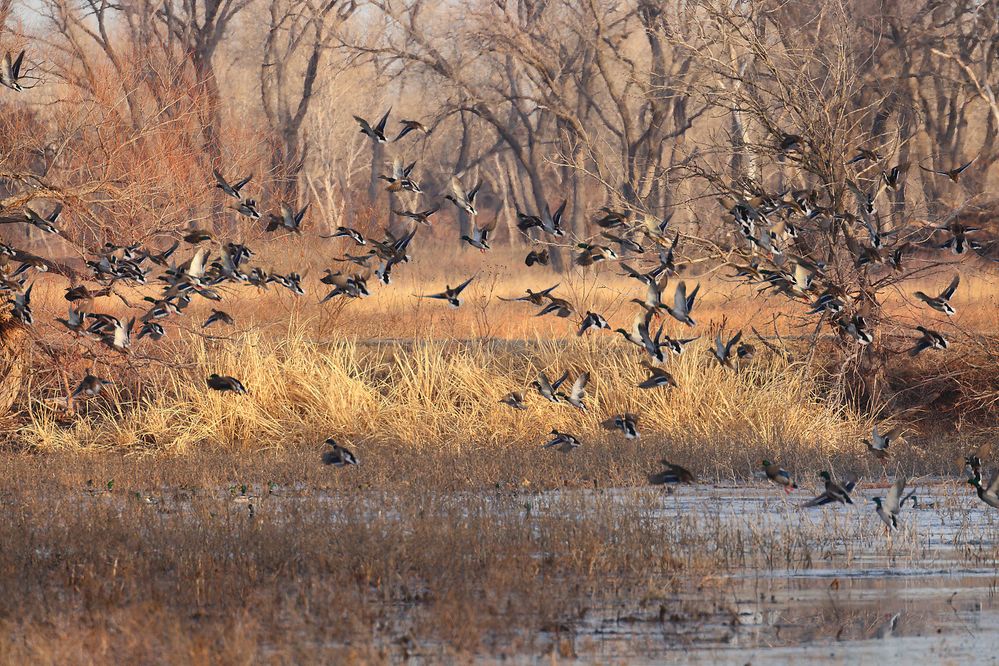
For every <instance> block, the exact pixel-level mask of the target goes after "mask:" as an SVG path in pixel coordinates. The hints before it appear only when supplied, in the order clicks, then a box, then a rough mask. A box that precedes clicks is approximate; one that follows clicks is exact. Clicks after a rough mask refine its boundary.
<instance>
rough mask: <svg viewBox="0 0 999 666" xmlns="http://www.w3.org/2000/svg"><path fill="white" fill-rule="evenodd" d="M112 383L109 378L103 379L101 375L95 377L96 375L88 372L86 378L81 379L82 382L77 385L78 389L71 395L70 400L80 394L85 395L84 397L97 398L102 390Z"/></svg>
mask: <svg viewBox="0 0 999 666" xmlns="http://www.w3.org/2000/svg"><path fill="white" fill-rule="evenodd" d="M110 385H111V382H109V381H108V380H106V379H101V378H100V377H95V376H94V375H92V374H90V373H89V372H88V373H87V374H86V376H84V378H83V379H82V380H81V381H80V384H79V386H77V387H76V390H75V391H73V394H72V395H71V396H70V400H76V399H77V398H79V397H80V396H83V397H84V398H95V397H97V396H98V395H100V393H101V391H102V390H103V389H104V387H105V386H110Z"/></svg>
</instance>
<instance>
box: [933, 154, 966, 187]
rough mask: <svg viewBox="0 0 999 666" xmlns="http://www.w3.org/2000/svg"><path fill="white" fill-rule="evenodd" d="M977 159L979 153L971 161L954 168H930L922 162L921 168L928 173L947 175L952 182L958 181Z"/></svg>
mask: <svg viewBox="0 0 999 666" xmlns="http://www.w3.org/2000/svg"><path fill="white" fill-rule="evenodd" d="M977 159H978V155H975V156H974V157H972V158H971V159H970V160H969V161H967V162H965V163H964V164H962V165H961V166H958V167H955V168H953V169H943V170H937V169H928V168H926V167H924V166H923V165H922V164H920V165H919V168H920V169H922V170H923V171H925V172H927V173H935V174H937V175H940V176H947V179H948V180H950V181H951V182H952V183H956V182H958V180H959V179H960V177H961V174H962V173H964V172H965V170H966V169H967V168H968V167H970V166H971V165H972V164H974V163H975V160H977Z"/></svg>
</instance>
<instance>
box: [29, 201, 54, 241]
mask: <svg viewBox="0 0 999 666" xmlns="http://www.w3.org/2000/svg"><path fill="white" fill-rule="evenodd" d="M60 214H62V204H61V203H57V204H56V206H55V208H53V209H52V212H51V213H49V214H48V215H45V216H44V217H43V216H41V215H39V214H38V213H37V212H35V210H34V209H33V208H30V207H28V206H25V207H24V218H25V220H27V222H28V224H30V225H32V226H33V227H35V228H37V229H40V230H42V231H44V232H45V233H49V234H58V233H59V230H58V229H57V228H56V226H55V224H56V222H57V221H58V220H59V215H60Z"/></svg>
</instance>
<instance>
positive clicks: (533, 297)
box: [497, 282, 561, 306]
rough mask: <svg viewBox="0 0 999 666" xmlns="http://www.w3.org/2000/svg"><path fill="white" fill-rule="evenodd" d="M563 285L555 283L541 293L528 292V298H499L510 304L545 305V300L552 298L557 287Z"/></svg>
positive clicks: (529, 290)
mask: <svg viewBox="0 0 999 666" xmlns="http://www.w3.org/2000/svg"><path fill="white" fill-rule="evenodd" d="M559 284H561V283H558V282H557V283H555V284H553V285H552V286H550V287H548V288H547V289H542V290H541V291H533V290H531V289H528V290H527V295H526V296H517V297H515V298H504V297H503V296H497V298H499V299H500V300H501V301H507V302H508V303H516V302H524V303H530V304H531V305H538V306H541V305H544V302H545V299H546V298H548V297H549V296H551V293H552V292H553V291H555V289H556V287H558V286H559Z"/></svg>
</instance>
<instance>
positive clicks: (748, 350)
mask: <svg viewBox="0 0 999 666" xmlns="http://www.w3.org/2000/svg"><path fill="white" fill-rule="evenodd" d="M735 355H736V356H737V357H739V360H740V361H746V362H747V363H748V362H749V361H752V360H753V359H754V358H755V357H756V347H754V346H753V345H751V344H749V343H748V342H742V343H740V344H739V346H738V347H736V350H735Z"/></svg>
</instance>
